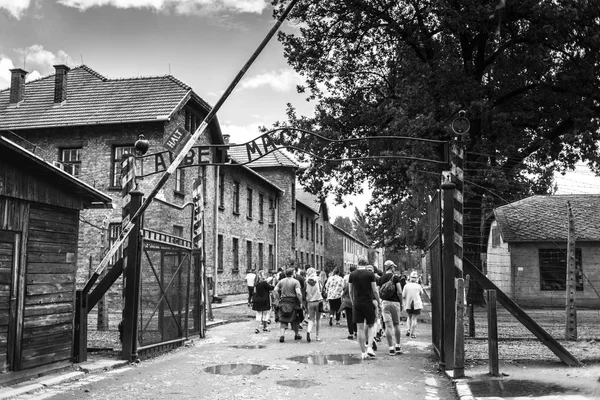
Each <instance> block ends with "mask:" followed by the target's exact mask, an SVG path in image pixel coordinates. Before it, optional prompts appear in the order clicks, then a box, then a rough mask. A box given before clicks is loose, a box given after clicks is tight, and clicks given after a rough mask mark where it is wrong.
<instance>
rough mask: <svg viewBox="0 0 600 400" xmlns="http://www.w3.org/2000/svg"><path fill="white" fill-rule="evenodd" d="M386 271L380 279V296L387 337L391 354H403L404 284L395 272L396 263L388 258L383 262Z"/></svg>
mask: <svg viewBox="0 0 600 400" xmlns="http://www.w3.org/2000/svg"><path fill="white" fill-rule="evenodd" d="M383 269H384V271H385V273H384V274H383V275H382V276H381V278H380V279H379V297H380V298H381V304H382V306H381V308H382V311H383V322H384V324H385V338H386V339H387V343H388V347H389V355H390V356H393V355H399V354H402V348H401V347H400V337H401V336H402V332H401V331H400V313H401V312H402V299H401V296H402V284H401V281H400V276H399V275H397V274H395V273H394V272H395V270H396V264H394V262H393V261H392V260H387V261H386V262H385V263H384V264H383Z"/></svg>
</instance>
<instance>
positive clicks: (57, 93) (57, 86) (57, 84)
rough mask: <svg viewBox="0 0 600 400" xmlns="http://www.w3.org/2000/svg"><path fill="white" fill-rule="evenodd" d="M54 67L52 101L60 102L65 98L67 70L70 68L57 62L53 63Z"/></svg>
mask: <svg viewBox="0 0 600 400" xmlns="http://www.w3.org/2000/svg"><path fill="white" fill-rule="evenodd" d="M54 69H55V70H56V74H55V75H54V102H55V103H62V102H63V101H65V100H67V72H69V70H70V68H69V67H67V66H66V65H63V64H59V65H55V66H54Z"/></svg>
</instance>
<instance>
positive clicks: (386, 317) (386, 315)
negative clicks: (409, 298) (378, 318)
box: [382, 300, 402, 326]
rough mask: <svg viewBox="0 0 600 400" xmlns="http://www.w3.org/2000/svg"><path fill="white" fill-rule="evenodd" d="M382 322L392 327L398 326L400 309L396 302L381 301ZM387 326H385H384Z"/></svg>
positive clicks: (398, 303)
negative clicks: (390, 324)
mask: <svg viewBox="0 0 600 400" xmlns="http://www.w3.org/2000/svg"><path fill="white" fill-rule="evenodd" d="M382 309H383V322H385V323H389V322H391V323H392V324H393V325H399V324H400V313H401V312H402V307H401V306H400V302H398V301H389V300H383V306H382ZM386 326H387V325H386Z"/></svg>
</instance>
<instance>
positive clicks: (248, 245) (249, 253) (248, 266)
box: [246, 240, 252, 271]
mask: <svg viewBox="0 0 600 400" xmlns="http://www.w3.org/2000/svg"><path fill="white" fill-rule="evenodd" d="M251 269H252V242H251V241H250V240H246V271H250V270H251Z"/></svg>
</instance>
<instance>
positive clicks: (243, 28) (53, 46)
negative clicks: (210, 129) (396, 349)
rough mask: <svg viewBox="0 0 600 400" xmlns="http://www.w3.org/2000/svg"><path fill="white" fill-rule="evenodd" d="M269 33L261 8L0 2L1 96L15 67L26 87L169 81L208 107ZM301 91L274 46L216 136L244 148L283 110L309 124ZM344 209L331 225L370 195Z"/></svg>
mask: <svg viewBox="0 0 600 400" xmlns="http://www.w3.org/2000/svg"><path fill="white" fill-rule="evenodd" d="M274 24H275V20H274V19H273V17H272V6H271V5H270V3H269V1H268V0H0V38H1V39H0V90H1V89H5V88H8V87H9V86H10V72H9V70H10V69H12V68H23V69H25V70H26V71H28V72H29V75H28V76H27V79H28V80H33V79H37V78H40V77H43V76H47V75H51V74H53V73H54V68H53V65H55V64H66V65H68V66H69V67H74V66H77V65H81V64H85V65H87V66H88V67H90V68H92V69H94V70H95V71H96V72H98V73H99V74H101V75H103V76H106V77H108V78H129V77H138V76H159V75H167V74H171V75H173V76H175V77H176V78H177V79H179V80H181V81H182V82H184V83H185V84H187V85H189V86H191V87H192V89H193V90H194V92H195V93H196V94H198V95H199V96H200V97H202V98H203V99H204V100H205V101H206V102H208V103H209V104H215V103H216V102H217V100H218V99H219V98H220V97H221V95H222V94H223V93H224V91H225V90H226V89H227V87H228V86H229V84H230V83H231V82H232V81H233V79H234V78H235V76H236V74H237V73H238V72H239V71H240V69H241V68H242V67H243V65H244V64H245V63H246V62H247V61H248V59H249V58H250V56H251V55H252V54H253V53H254V51H255V50H256V49H257V47H258V45H259V44H260V43H261V41H262V40H263V39H264V38H265V36H266V35H267V33H268V32H269V30H270V29H271V27H272V26H273V25H274ZM281 29H282V30H284V31H286V32H290V31H293V30H294V29H295V27H294V26H292V25H290V24H288V23H285V22H284V24H283V25H282V28H281ZM303 83H304V81H303V79H302V77H301V76H299V75H298V74H297V73H296V72H295V71H294V70H293V69H292V68H290V67H289V66H288V65H287V62H286V60H285V58H284V57H283V47H282V45H281V44H280V43H279V42H278V41H277V39H276V37H274V38H272V39H271V40H270V41H269V43H268V44H267V46H266V48H265V49H264V50H263V52H262V53H261V54H260V55H259V57H258V58H257V60H256V61H255V62H254V64H253V65H252V66H251V67H250V68H249V69H248V71H247V72H246V74H245V75H244V78H243V79H242V81H241V82H240V83H239V84H238V85H237V87H236V89H235V91H234V92H233V93H232V94H231V95H230V96H229V97H228V99H227V101H226V102H225V103H224V105H223V106H222V108H221V109H220V111H219V112H218V114H217V118H218V119H219V123H220V124H221V128H222V131H223V133H226V134H229V135H230V136H231V139H230V140H231V142H233V143H245V142H247V141H250V140H252V139H253V138H255V137H256V136H258V127H259V126H267V127H268V126H272V125H273V124H274V123H275V122H276V121H284V120H285V119H286V116H285V110H286V107H287V104H288V103H292V104H293V105H294V106H295V107H296V108H297V109H298V112H299V114H301V115H311V114H312V110H313V107H314V104H311V103H308V102H307V101H306V100H305V97H306V96H305V95H300V94H298V93H297V92H296V86H297V85H301V84H303ZM347 200H348V201H349V202H352V204H353V205H352V206H350V207H346V208H343V207H334V206H333V204H332V203H331V204H329V207H330V210H331V214H332V215H333V216H334V217H335V216H337V215H343V216H349V217H352V215H353V214H354V205H356V206H358V207H359V209H361V210H364V206H365V205H366V203H367V201H368V196H358V197H355V198H348V199H347Z"/></svg>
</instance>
